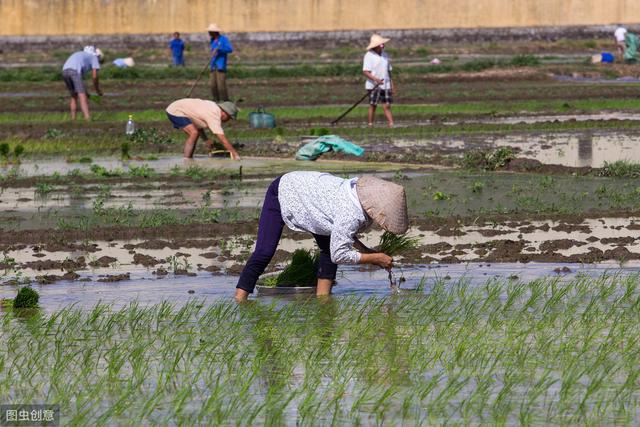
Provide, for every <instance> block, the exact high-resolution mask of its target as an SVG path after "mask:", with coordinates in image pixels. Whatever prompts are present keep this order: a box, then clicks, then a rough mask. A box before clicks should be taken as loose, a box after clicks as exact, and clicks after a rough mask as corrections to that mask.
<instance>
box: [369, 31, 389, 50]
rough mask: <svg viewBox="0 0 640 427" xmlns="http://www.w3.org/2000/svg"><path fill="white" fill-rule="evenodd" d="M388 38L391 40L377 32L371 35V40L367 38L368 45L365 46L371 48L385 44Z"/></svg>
mask: <svg viewBox="0 0 640 427" xmlns="http://www.w3.org/2000/svg"><path fill="white" fill-rule="evenodd" d="M389 40H391V39H388V38H386V37H382V36H381V35H379V34H374V35H372V36H371V40H369V46H367V50H370V49H373V48H374V47H378V46H380V45H381V44H385V43H386V42H388V41H389Z"/></svg>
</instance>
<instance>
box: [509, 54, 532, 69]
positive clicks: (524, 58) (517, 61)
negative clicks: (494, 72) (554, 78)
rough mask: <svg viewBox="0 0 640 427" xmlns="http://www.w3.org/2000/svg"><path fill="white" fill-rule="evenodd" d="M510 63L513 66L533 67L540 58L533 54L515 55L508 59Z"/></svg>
mask: <svg viewBox="0 0 640 427" xmlns="http://www.w3.org/2000/svg"><path fill="white" fill-rule="evenodd" d="M509 64H510V65H513V66H514V67H533V66H536V65H540V60H539V59H538V58H537V57H535V56H533V55H527V54H523V55H516V56H514V57H513V58H511V60H510V61H509Z"/></svg>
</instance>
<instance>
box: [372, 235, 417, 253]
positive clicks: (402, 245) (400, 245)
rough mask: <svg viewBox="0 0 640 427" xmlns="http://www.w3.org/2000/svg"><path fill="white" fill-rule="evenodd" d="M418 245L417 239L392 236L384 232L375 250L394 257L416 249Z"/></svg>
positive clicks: (405, 236)
mask: <svg viewBox="0 0 640 427" xmlns="http://www.w3.org/2000/svg"><path fill="white" fill-rule="evenodd" d="M419 243H420V238H419V237H409V236H407V235H406V234H393V233H391V232H389V231H385V232H384V233H382V236H380V242H379V243H378V246H376V250H377V251H378V252H382V253H385V254H387V255H389V256H396V255H402V254H403V253H406V252H408V251H411V250H413V249H415V248H417V247H418V245H419Z"/></svg>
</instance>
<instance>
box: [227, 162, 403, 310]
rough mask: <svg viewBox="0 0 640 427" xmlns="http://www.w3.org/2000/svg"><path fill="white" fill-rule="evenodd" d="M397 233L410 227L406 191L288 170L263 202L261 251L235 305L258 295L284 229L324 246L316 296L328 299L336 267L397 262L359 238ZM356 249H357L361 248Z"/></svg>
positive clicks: (381, 183)
mask: <svg viewBox="0 0 640 427" xmlns="http://www.w3.org/2000/svg"><path fill="white" fill-rule="evenodd" d="M374 222H375V223H376V224H378V225H379V226H380V227H382V228H383V229H384V230H387V231H390V232H391V233H395V234H403V233H405V232H406V231H407V228H408V227H409V219H408V216H407V201H406V196H405V192H404V188H403V187H402V186H400V185H398V184H394V183H392V182H388V181H384V180H382V179H379V178H375V177H372V176H364V177H361V178H352V179H342V178H339V177H337V176H334V175H331V174H328V173H321V172H289V173H287V174H284V175H282V176H281V177H279V178H277V179H276V180H275V181H273V182H272V183H271V185H270V186H269V188H268V190H267V194H266V195H265V198H264V204H263V205H262V213H261V214H260V222H259V224H258V238H257V240H256V248H255V250H254V252H253V254H252V255H251V258H249V261H248V262H247V265H246V266H245V267H244V270H243V271H242V274H241V275H240V279H239V280H238V284H237V286H236V295H235V298H236V301H238V302H240V301H244V300H246V299H247V297H248V295H249V294H250V293H252V292H253V290H254V288H255V285H256V282H257V281H258V277H259V276H260V275H261V274H262V273H263V272H264V270H265V268H266V267H267V265H268V264H269V262H270V261H271V258H273V254H274V253H275V251H276V248H277V247H278V242H279V241H280V236H281V235H282V229H283V227H284V226H285V225H287V227H289V228H290V229H292V230H296V231H307V232H309V233H311V234H312V235H313V237H314V238H315V240H316V243H317V244H318V246H319V247H320V257H319V267H318V287H317V290H316V294H317V295H328V294H330V293H331V286H332V284H333V281H334V279H335V278H336V271H337V269H338V266H337V264H374V265H378V266H380V267H383V268H391V267H392V266H393V259H392V258H391V257H390V256H389V255H386V254H384V253H380V252H378V253H376V252H374V251H371V250H369V249H368V248H366V247H365V246H364V245H363V244H362V243H360V241H359V240H358V239H357V238H356V234H357V233H359V232H363V231H365V230H366V229H367V228H369V227H370V226H371V225H372V223H374ZM356 249H357V250H356Z"/></svg>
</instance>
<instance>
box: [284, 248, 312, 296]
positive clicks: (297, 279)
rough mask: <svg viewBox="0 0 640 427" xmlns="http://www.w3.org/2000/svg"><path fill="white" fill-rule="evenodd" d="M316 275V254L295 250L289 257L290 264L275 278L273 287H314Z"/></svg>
mask: <svg viewBox="0 0 640 427" xmlns="http://www.w3.org/2000/svg"><path fill="white" fill-rule="evenodd" d="M317 274H318V254H317V253H316V252H311V251H307V250H304V249H296V250H295V251H294V252H293V256H292V257H291V263H290V264H289V265H287V266H286V267H285V269H284V270H282V273H280V274H279V275H278V277H277V278H276V280H275V286H290V287H296V286H315V285H316V281H317Z"/></svg>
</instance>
